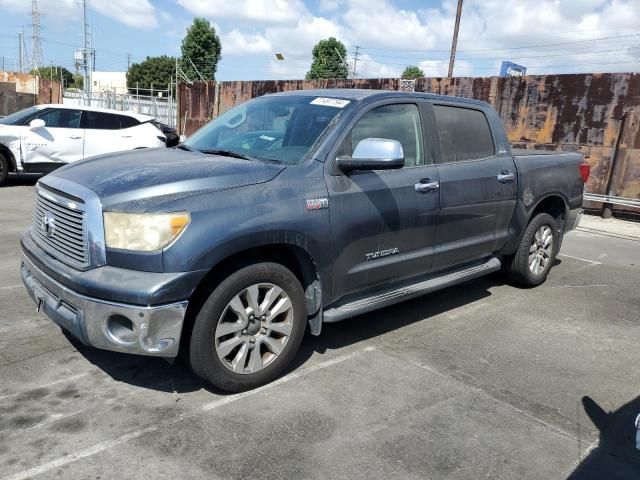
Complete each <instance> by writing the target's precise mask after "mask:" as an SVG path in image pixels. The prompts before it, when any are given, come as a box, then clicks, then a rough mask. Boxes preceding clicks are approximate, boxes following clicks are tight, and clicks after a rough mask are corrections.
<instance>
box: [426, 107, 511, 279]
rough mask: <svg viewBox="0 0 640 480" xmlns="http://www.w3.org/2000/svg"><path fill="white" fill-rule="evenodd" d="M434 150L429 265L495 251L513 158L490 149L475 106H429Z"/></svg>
mask: <svg viewBox="0 0 640 480" xmlns="http://www.w3.org/2000/svg"><path fill="white" fill-rule="evenodd" d="M432 112H433V115H434V118H435V125H436V132H437V134H438V139H439V142H438V145H439V150H438V152H437V153H436V163H437V164H438V174H439V177H440V214H439V219H438V228H437V232H436V240H435V242H436V245H437V247H436V256H435V260H434V264H433V268H434V269H444V268H448V267H452V266H455V265H458V264H461V263H465V262H471V261H474V260H478V259H481V258H484V257H487V256H489V255H491V254H492V253H494V252H495V251H497V250H499V249H500V248H501V247H502V245H504V242H505V241H506V238H507V233H508V232H507V230H508V227H509V223H510V221H511V216H512V214H513V210H514V208H515V203H516V194H517V184H516V175H515V164H514V162H513V157H511V156H510V155H506V154H501V155H496V154H495V147H494V144H495V141H494V139H493V134H492V131H491V129H490V127H489V122H488V120H487V118H486V115H485V113H484V112H483V111H482V110H481V109H474V108H466V107H465V108H462V107H460V106H459V105H434V106H433V110H432Z"/></svg>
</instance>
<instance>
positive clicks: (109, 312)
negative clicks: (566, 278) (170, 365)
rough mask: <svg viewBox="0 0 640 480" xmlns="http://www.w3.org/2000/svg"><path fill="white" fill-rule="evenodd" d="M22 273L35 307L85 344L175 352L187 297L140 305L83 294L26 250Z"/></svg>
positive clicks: (136, 351) (168, 354)
mask: <svg viewBox="0 0 640 480" xmlns="http://www.w3.org/2000/svg"><path fill="white" fill-rule="evenodd" d="M21 274H22V281H23V283H24V285H25V287H26V288H27V291H28V292H29V295H30V296H31V298H32V299H33V300H34V302H35V303H36V305H38V309H39V310H41V311H43V312H44V313H45V314H46V315H47V316H48V317H49V318H50V319H51V320H53V321H54V322H55V323H56V324H58V325H59V326H61V327H62V328H64V329H65V330H67V331H68V332H70V333H71V334H72V335H73V336H74V337H76V338H77V339H78V340H80V341H81V342H83V343H84V344H86V345H90V346H93V347H97V348H102V349H105V350H113V351H116V352H126V353H133V354H138V355H152V356H159V357H175V356H176V355H177V354H178V349H179V346H180V336H181V333H182V325H183V323H184V317H185V313H186V310H187V304H188V302H187V301H180V302H175V303H170V304H165V305H159V306H142V305H132V304H125V303H115V302H110V301H105V300H100V299H97V298H91V297H87V296H85V295H82V294H80V293H77V292H75V291H73V290H71V289H69V288H67V287H65V286H64V285H62V284H61V283H59V282H57V281H56V280H54V279H53V278H51V276H49V275H47V274H46V273H45V272H43V271H42V270H41V269H40V268H38V267H37V266H36V265H35V264H34V262H32V261H31V260H30V259H29V258H28V257H27V256H26V255H23V260H22V267H21Z"/></svg>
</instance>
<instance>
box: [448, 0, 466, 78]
mask: <svg viewBox="0 0 640 480" xmlns="http://www.w3.org/2000/svg"><path fill="white" fill-rule="evenodd" d="M461 14H462V0H458V10H457V11H456V26H455V28H454V29H453V42H451V56H450V57H449V74H448V75H447V77H449V78H451V77H452V76H453V65H454V64H455V62H456V47H457V45H458V29H459V28H460V15H461Z"/></svg>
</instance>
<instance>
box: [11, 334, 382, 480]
mask: <svg viewBox="0 0 640 480" xmlns="http://www.w3.org/2000/svg"><path fill="white" fill-rule="evenodd" d="M374 350H376V347H374V346H367V347H364V348H361V349H359V350H356V351H354V352H351V353H347V354H345V355H340V356H338V357H336V358H332V359H329V360H325V361H324V362H319V363H317V364H315V365H312V366H310V367H307V368H304V369H302V370H300V371H299V372H292V373H290V374H288V375H285V376H284V377H282V378H279V379H278V380H276V381H274V382H271V383H268V384H266V385H263V386H262V387H258V388H256V389H254V390H249V391H246V392H241V393H236V394H233V395H229V396H227V397H224V398H221V399H219V400H214V401H212V402H209V403H206V404H204V405H202V407H200V408H199V409H198V410H197V411H196V412H192V413H188V414H182V415H178V416H177V417H176V418H174V419H173V420H171V421H170V422H166V423H163V424H161V425H153V426H150V427H146V428H143V429H140V430H135V431H133V432H130V433H126V434H124V435H121V436H119V437H117V438H114V439H112V440H106V441H104V442H100V443H97V444H95V445H92V446H91V447H88V448H85V449H83V450H79V451H77V452H74V453H70V454H67V455H63V456H61V457H58V458H56V459H54V460H51V461H49V462H45V463H43V464H41V465H37V466H35V467H31V468H28V469H26V470H22V471H21V472H17V473H14V474H13V475H9V476H7V477H1V478H2V480H25V479H27V478H30V477H34V476H37V475H42V474H44V473H46V472H49V471H51V470H53V469H56V468H60V467H62V466H64V465H68V464H70V463H73V462H75V461H77V460H80V459H82V458H87V457H90V456H93V455H96V454H98V453H100V452H103V451H105V450H109V449H111V448H113V447H116V446H118V445H122V444H124V443H127V442H130V441H131V440H135V439H136V438H139V437H141V436H143V435H146V434H147V433H152V432H155V431H157V430H160V429H161V428H166V427H169V426H171V425H175V424H177V423H180V422H182V421H184V420H188V419H190V418H193V417H195V416H196V415H198V414H199V413H204V412H208V411H211V410H213V409H215V408H218V407H221V406H223V405H227V404H229V403H232V402H235V401H236V400H240V399H242V398H245V397H249V396H252V395H255V394H257V393H261V392H263V391H265V390H269V389H271V388H274V387H277V386H278V385H282V384H283V383H287V382H290V381H291V380H295V379H297V378H300V377H303V376H306V375H308V374H310V373H313V372H316V371H318V370H322V369H324V368H328V367H332V366H333V365H337V364H339V363H342V362H345V361H347V360H351V359H353V358H356V357H358V356H360V355H362V354H364V353H368V352H372V351H374Z"/></svg>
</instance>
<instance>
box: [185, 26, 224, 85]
mask: <svg viewBox="0 0 640 480" xmlns="http://www.w3.org/2000/svg"><path fill="white" fill-rule="evenodd" d="M221 51H222V45H221V43H220V38H218V34H217V33H216V29H215V28H213V27H212V26H211V24H210V23H209V20H205V19H204V18H194V19H193V23H192V24H191V26H190V27H189V28H188V29H187V34H186V35H185V37H184V38H183V39H182V58H181V60H180V68H181V69H182V71H183V72H184V73H185V74H186V75H187V77H189V79H190V80H191V81H194V82H195V81H198V80H200V75H202V77H204V79H205V80H215V77H216V70H217V68H218V62H219V61H220V52H221ZM194 67H195V68H194ZM196 68H197V71H196ZM198 72H199V73H200V75H198Z"/></svg>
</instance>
